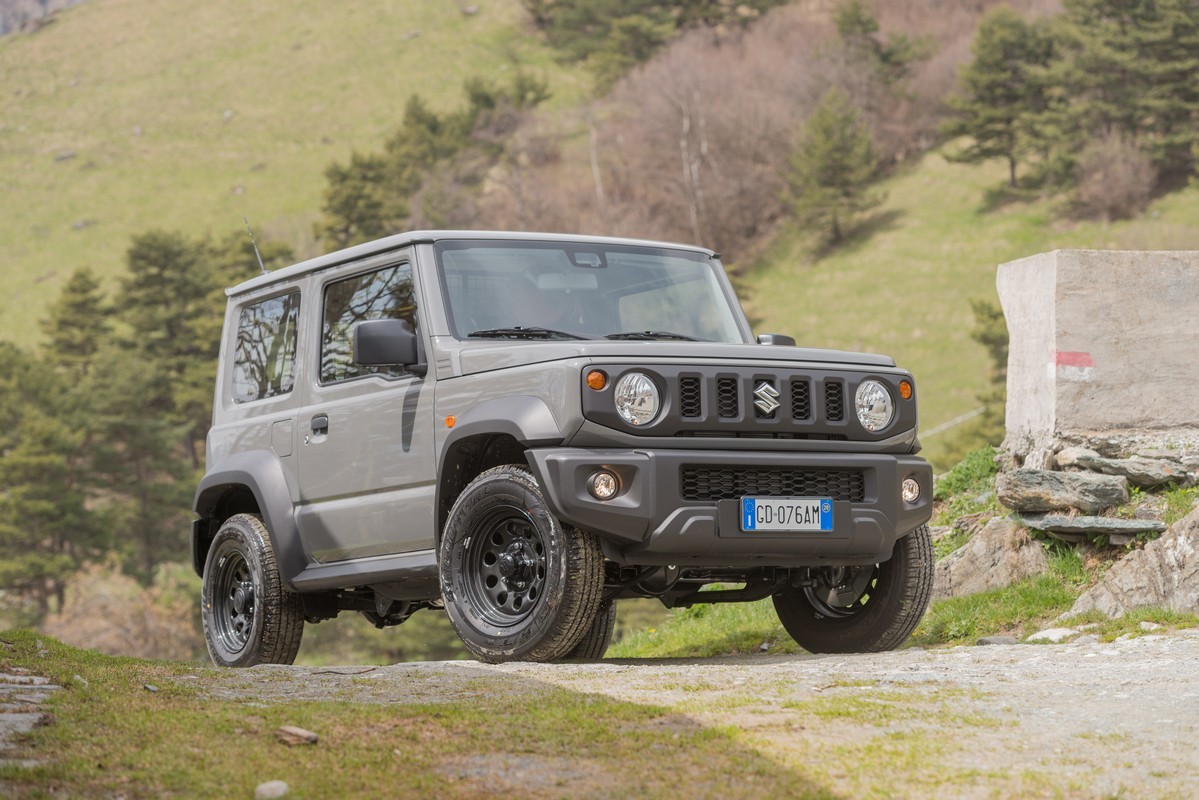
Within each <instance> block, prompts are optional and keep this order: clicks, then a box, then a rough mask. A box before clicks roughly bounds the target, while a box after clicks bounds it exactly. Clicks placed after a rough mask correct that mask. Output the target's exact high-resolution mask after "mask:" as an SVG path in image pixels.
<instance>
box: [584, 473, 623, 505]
mask: <svg viewBox="0 0 1199 800" xmlns="http://www.w3.org/2000/svg"><path fill="white" fill-rule="evenodd" d="M587 491H589V492H591V496H592V497H594V498H595V499H596V500H611V499H612V498H613V497H615V496H616V493H617V492H618V491H620V481H618V480H617V479H616V476H615V475H613V474H612V473H611V472H607V471H600V472H596V473H595V474H593V475H592V476H591V477H590V478H588V479H587Z"/></svg>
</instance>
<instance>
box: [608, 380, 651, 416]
mask: <svg viewBox="0 0 1199 800" xmlns="http://www.w3.org/2000/svg"><path fill="white" fill-rule="evenodd" d="M612 396H613V400H615V401H616V413H618V414H620V418H621V419H623V420H624V421H625V422H627V423H629V424H630V425H645V424H647V423H650V422H653V421H654V417H656V416H658V409H659V408H660V407H661V403H660V402H659V398H658V387H657V386H655V385H654V382H653V381H652V380H650V378H649V376H648V375H644V374H642V373H640V372H630V373H628V374H627V375H625V376H623V377H622V378H621V379H620V380H618V381H617V382H616V386H615V388H614V389H613V390H612Z"/></svg>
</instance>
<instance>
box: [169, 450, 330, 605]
mask: <svg viewBox="0 0 1199 800" xmlns="http://www.w3.org/2000/svg"><path fill="white" fill-rule="evenodd" d="M239 488H241V489H245V490H247V491H249V492H250V493H251V494H252V495H254V500H255V502H256V503H257V504H258V512H259V513H260V514H261V515H262V521H263V522H264V523H265V524H266V529H267V535H269V536H270V539H271V548H272V549H273V550H274V551H275V561H276V563H277V564H278V566H279V572H280V574H281V576H282V578H283V581H284V583H285V584H286V585H287V586H291V582H292V579H293V578H295V577H296V576H297V575H299V574H300V573H301V572H302V571H303V570H304V568H305V567H306V566H308V557H307V555H305V553H304V546H303V543H302V542H301V541H300V532H299V528H298V527H297V526H296V517H295V509H294V505H293V504H292V492H291V486H290V483H289V481H288V478H287V473H286V472H284V470H283V465H282V464H280V463H279V459H278V457H277V456H276V455H275V454H274V453H272V452H269V451H266V450H246V451H243V452H241V453H236V454H234V455H232V456H229V457H228V458H227V459H225V460H224V461H222V462H221V466H220V468H219V469H216V470H213V471H212V472H209V473H208V474H207V475H205V476H204V478H203V479H202V480H201V481H200V485H199V487H197V489H196V497H195V500H194V502H193V503H192V509H193V510H194V511H195V512H196V514H198V515H199V517H200V518H199V519H198V520H195V521H194V522H193V523H192V537H191V538H192V542H191V544H192V562H193V566H195V567H196V572H197V573H198V574H201V575H202V574H203V571H204V560H205V557H206V556H207V553H208V543H209V542H211V540H212V536H213V535H215V533H216V531H213V530H211V527H212V526H211V523H212V521H213V519H214V516H213V512H214V511H215V510H216V508H217V505H218V503H219V502H220V500H221V498H222V497H223V496H224V495H225V494H226V493H227V492H229V491H230V490H235V489H239ZM205 538H207V540H208V541H204V539H205Z"/></svg>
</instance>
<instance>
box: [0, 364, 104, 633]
mask: <svg viewBox="0 0 1199 800" xmlns="http://www.w3.org/2000/svg"><path fill="white" fill-rule="evenodd" d="M69 395H70V384H69V383H68V379H67V377H66V376H65V375H62V374H58V373H55V372H52V371H50V370H47V369H46V368H45V366H44V364H43V363H42V362H41V361H39V360H37V359H35V358H33V357H32V356H30V355H27V354H25V353H23V352H21V351H20V350H18V349H17V348H15V347H13V346H11V345H8V344H0V414H2V415H3V417H4V419H5V421H6V424H5V426H4V430H3V431H0V455H2V457H0V487H2V488H0V589H4V590H6V591H8V592H12V593H14V594H16V595H18V596H21V597H24V598H27V599H29V600H31V601H32V602H33V603H34V604H35V608H36V612H35V615H36V616H37V617H38V618H40V617H42V616H44V615H45V614H46V613H47V612H48V611H49V610H50V604H51V600H52V599H55V598H57V599H58V601H59V603H60V604H61V602H62V598H63V590H64V587H65V583H66V579H67V578H68V577H69V576H70V575H71V574H72V573H73V572H74V571H75V570H76V569H77V568H78V567H79V565H80V564H81V563H82V561H83V559H84V558H85V557H87V556H89V555H94V554H95V553H96V552H97V551H98V550H99V549H100V548H101V543H100V528H99V527H98V526H97V525H96V524H95V519H94V515H93V514H92V513H91V512H90V511H89V510H88V508H87V504H86V499H87V488H88V484H87V480H86V479H87V477H88V475H89V473H88V470H87V460H86V455H87V448H86V441H87V430H86V427H85V423H86V419H85V418H83V417H77V416H72V415H71V414H70V405H69V403H68V402H66V398H68V397H69ZM31 621H33V620H31Z"/></svg>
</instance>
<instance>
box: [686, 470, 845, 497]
mask: <svg viewBox="0 0 1199 800" xmlns="http://www.w3.org/2000/svg"><path fill="white" fill-rule="evenodd" d="M680 477H681V479H682V494H683V499H684V500H694V501H701V502H712V501H716V500H734V499H738V498H741V497H744V496H747V495H753V496H757V497H830V498H832V499H833V500H846V501H848V502H851V503H861V502H863V501H864V500H865V499H866V480H865V477H864V476H863V475H862V473H861V472H859V471H856V470H829V469H768V468H764V467H709V466H690V465H688V466H684V467H683V468H682V474H681V476H680Z"/></svg>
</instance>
